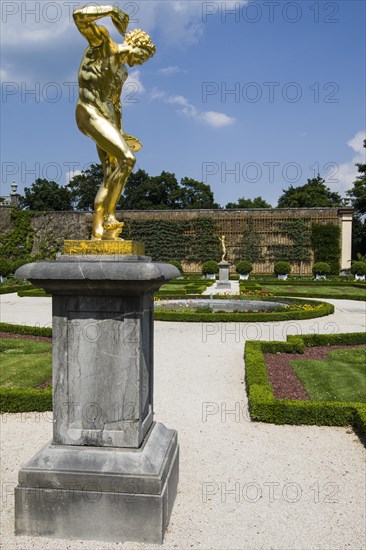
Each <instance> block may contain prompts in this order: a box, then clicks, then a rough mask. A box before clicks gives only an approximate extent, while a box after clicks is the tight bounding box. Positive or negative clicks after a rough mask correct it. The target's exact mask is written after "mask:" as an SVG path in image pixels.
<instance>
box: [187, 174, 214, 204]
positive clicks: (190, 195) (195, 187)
mask: <svg viewBox="0 0 366 550" xmlns="http://www.w3.org/2000/svg"><path fill="white" fill-rule="evenodd" d="M180 187H181V188H180V207H181V208H219V205H218V204H217V203H215V201H214V194H213V191H212V189H211V187H210V186H209V185H207V184H206V183H203V182H201V181H197V180H194V179H192V178H187V177H184V178H182V179H181V181H180Z"/></svg>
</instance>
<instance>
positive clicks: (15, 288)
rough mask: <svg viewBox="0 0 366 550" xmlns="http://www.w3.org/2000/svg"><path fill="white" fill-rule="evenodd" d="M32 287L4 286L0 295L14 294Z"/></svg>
mask: <svg viewBox="0 0 366 550" xmlns="http://www.w3.org/2000/svg"><path fill="white" fill-rule="evenodd" d="M30 286H31V285H3V286H0V294H12V293H13V292H19V291H20V290H22V289H26V288H30Z"/></svg>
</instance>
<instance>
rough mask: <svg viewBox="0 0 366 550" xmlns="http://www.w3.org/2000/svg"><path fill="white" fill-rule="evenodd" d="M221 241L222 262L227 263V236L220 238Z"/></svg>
mask: <svg viewBox="0 0 366 550" xmlns="http://www.w3.org/2000/svg"><path fill="white" fill-rule="evenodd" d="M219 241H220V243H221V248H222V258H221V261H222V262H225V261H226V242H225V235H223V236H222V237H219Z"/></svg>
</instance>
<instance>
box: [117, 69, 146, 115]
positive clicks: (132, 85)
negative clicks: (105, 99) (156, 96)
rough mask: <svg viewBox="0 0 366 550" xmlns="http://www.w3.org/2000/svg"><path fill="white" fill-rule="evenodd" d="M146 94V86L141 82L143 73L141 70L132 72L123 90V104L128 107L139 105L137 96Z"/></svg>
mask: <svg viewBox="0 0 366 550" xmlns="http://www.w3.org/2000/svg"><path fill="white" fill-rule="evenodd" d="M144 92H145V88H144V85H143V84H142V82H141V73H140V70H139V69H135V70H134V71H131V73H130V74H129V75H128V78H127V80H126V82H125V84H124V85H123V88H122V104H123V107H128V106H131V105H135V104H136V103H138V99H137V96H139V95H141V94H143V93H144Z"/></svg>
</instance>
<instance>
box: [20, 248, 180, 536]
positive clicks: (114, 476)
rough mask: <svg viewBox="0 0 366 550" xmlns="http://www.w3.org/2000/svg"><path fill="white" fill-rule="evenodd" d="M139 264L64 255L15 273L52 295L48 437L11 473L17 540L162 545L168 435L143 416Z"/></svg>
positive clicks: (147, 366)
mask: <svg viewBox="0 0 366 550" xmlns="http://www.w3.org/2000/svg"><path fill="white" fill-rule="evenodd" d="M178 275H179V271H178V270H177V268H175V267H174V266H171V265H168V264H159V263H153V262H151V261H150V260H149V258H146V257H144V256H113V255H112V256H108V255H106V256H84V255H80V256H78V255H65V256H61V257H60V258H59V260H58V261H55V262H37V263H34V264H27V265H24V266H22V267H21V268H20V269H19V270H18V271H17V272H16V276H17V277H20V278H22V279H28V280H30V281H31V282H32V283H33V284H35V285H36V286H39V287H41V288H44V289H45V290H46V291H47V292H48V293H50V294H52V308H53V411H54V430H53V441H52V442H51V443H49V444H48V445H47V446H46V447H44V448H43V449H42V450H41V451H39V452H38V453H37V454H36V455H35V456H34V457H33V458H32V459H31V460H30V461H29V462H28V463H27V464H26V465H25V466H24V467H23V468H22V469H21V470H20V472H19V485H18V486H17V488H16V490H15V526H16V533H17V534H19V535H38V536H48V537H56V538H77V539H92V540H111V541H125V540H132V541H141V542H148V543H161V542H162V540H163V536H164V532H165V529H166V527H167V525H168V523H169V518H170V514H171V511H172V508H173V503H174V500H175V496H176V492H177V484H178V443H177V434H176V432H175V431H174V430H169V429H167V428H165V426H163V425H162V424H159V423H155V422H154V420H153V310H154V301H153V292H154V290H157V289H158V288H159V287H160V286H161V285H162V284H163V283H165V282H166V281H168V280H170V279H172V278H175V277H177V276H178Z"/></svg>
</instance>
